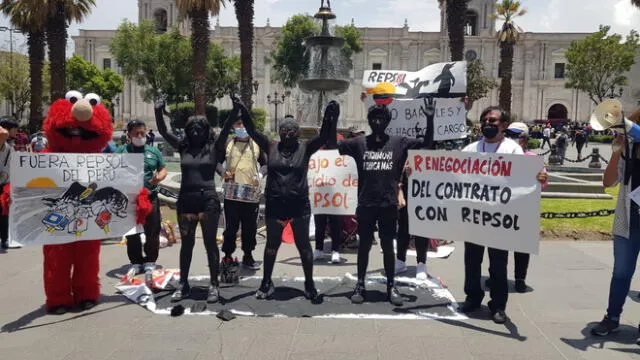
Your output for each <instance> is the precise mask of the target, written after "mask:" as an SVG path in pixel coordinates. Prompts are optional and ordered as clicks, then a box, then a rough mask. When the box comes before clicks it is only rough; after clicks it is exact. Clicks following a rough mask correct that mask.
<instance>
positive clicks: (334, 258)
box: [331, 251, 340, 264]
mask: <svg viewBox="0 0 640 360" xmlns="http://www.w3.org/2000/svg"><path fill="white" fill-rule="evenodd" d="M331 262H332V263H333V264H340V253H339V252H337V251H332V252H331Z"/></svg>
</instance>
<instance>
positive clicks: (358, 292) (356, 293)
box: [351, 282, 366, 304]
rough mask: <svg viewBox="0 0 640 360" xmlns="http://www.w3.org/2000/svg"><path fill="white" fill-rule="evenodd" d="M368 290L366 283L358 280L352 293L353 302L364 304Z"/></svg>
mask: <svg viewBox="0 0 640 360" xmlns="http://www.w3.org/2000/svg"><path fill="white" fill-rule="evenodd" d="M365 294H366V290H365V288H364V283H362V282H358V283H357V284H356V287H355V289H353V294H352V295H351V302H352V303H354V304H362V303H363V302H364V298H365Z"/></svg>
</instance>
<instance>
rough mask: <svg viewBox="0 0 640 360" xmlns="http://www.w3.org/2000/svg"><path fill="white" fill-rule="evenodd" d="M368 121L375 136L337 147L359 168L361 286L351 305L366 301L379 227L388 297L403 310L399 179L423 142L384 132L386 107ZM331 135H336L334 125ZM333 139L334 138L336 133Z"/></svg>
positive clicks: (372, 109)
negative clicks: (398, 276) (397, 244)
mask: <svg viewBox="0 0 640 360" xmlns="http://www.w3.org/2000/svg"><path fill="white" fill-rule="evenodd" d="M367 119H368V121H369V126H370V127H371V131H372V134H371V135H367V136H366V137H358V138H354V139H347V140H344V141H341V142H339V143H338V149H339V150H340V154H342V155H349V156H351V157H353V158H354V159H355V161H356V164H357V166H358V208H357V209H356V215H357V217H358V234H359V236H360V245H359V248H358V282H357V284H356V287H355V289H354V291H353V295H352V296H351V301H352V302H353V303H356V304H361V303H363V302H364V301H365V295H366V292H365V281H364V280H365V275H366V274H367V266H368V265H369V252H370V250H371V245H372V244H373V240H374V230H375V226H376V224H377V225H378V229H379V230H378V235H379V237H380V243H381V246H382V252H383V258H384V270H385V273H386V276H387V297H388V300H389V302H391V303H392V304H393V305H396V306H401V305H402V303H403V300H402V296H401V295H400V293H399V292H398V289H396V287H395V286H394V281H393V279H394V272H395V254H394V253H393V239H394V238H395V236H396V223H397V220H398V208H399V207H402V206H403V204H402V202H404V197H401V199H399V196H398V195H399V193H398V189H399V188H400V186H401V184H400V176H401V174H402V169H403V165H404V163H405V160H406V158H407V149H409V148H413V147H418V146H420V145H421V144H422V143H423V141H422V140H418V139H409V138H405V137H400V136H389V135H387V134H385V129H386V128H387V126H388V125H389V122H390V121H391V112H390V111H389V109H388V108H387V107H386V106H384V105H374V106H372V107H370V108H369V111H368V114H367ZM332 131H333V132H335V131H336V127H335V125H334V126H333V128H332ZM331 136H335V133H333V134H332V135H331Z"/></svg>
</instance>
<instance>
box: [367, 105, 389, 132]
mask: <svg viewBox="0 0 640 360" xmlns="http://www.w3.org/2000/svg"><path fill="white" fill-rule="evenodd" d="M367 120H368V122H369V127H371V132H372V133H373V134H374V135H378V136H381V135H384V131H385V130H386V129H387V126H389V123H390V122H391V112H390V111H389V109H388V108H387V107H386V106H384V105H374V106H372V107H370V108H369V112H368V114H367Z"/></svg>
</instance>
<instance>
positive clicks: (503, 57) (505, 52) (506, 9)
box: [493, 0, 527, 111]
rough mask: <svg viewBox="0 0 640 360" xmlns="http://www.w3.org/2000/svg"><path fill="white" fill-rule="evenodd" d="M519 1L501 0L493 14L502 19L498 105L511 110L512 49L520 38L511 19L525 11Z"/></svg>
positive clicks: (499, 40) (518, 29) (519, 29)
mask: <svg viewBox="0 0 640 360" xmlns="http://www.w3.org/2000/svg"><path fill="white" fill-rule="evenodd" d="M520 5H521V4H520V1H515V0H502V1H501V2H499V3H497V4H496V13H495V14H494V15H493V16H495V17H496V18H498V19H500V20H502V21H503V23H502V28H501V29H500V30H499V31H498V44H499V45H500V72H501V74H500V77H501V78H502V80H501V82H500V107H501V108H503V109H505V110H506V111H511V76H512V75H513V49H514V47H515V45H516V43H517V42H518V40H520V33H521V32H522V29H521V28H520V27H519V26H518V25H516V24H515V22H514V21H513V20H514V19H515V18H516V17H518V16H522V15H524V14H526V13H527V10H526V9H521V8H520Z"/></svg>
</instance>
